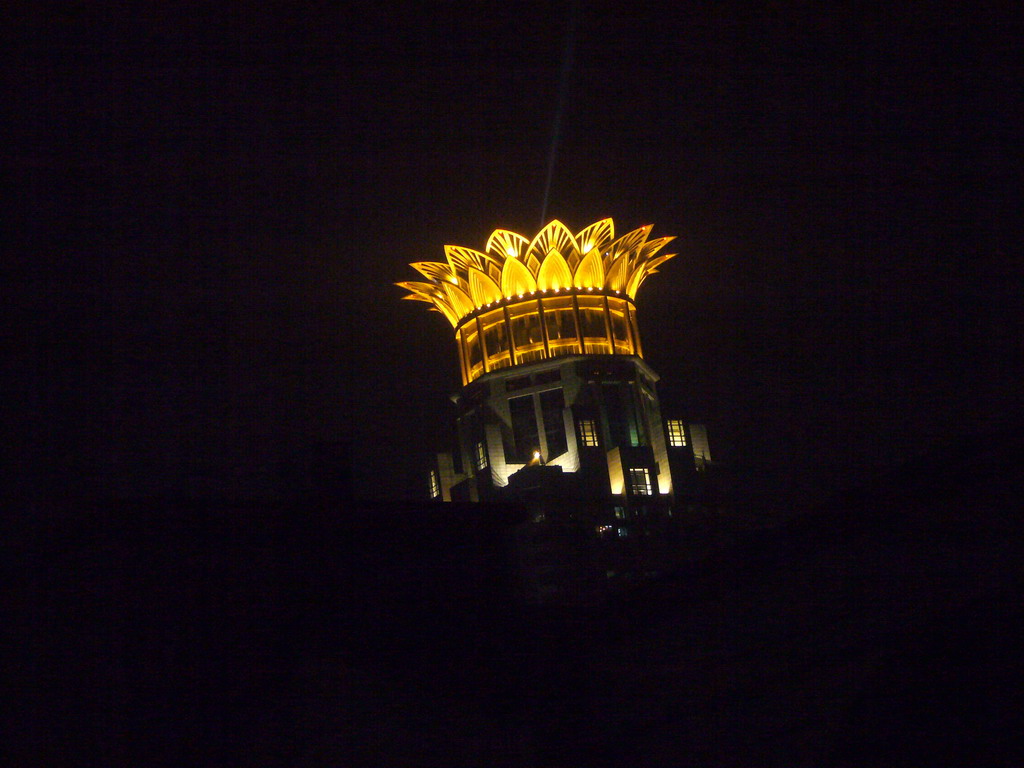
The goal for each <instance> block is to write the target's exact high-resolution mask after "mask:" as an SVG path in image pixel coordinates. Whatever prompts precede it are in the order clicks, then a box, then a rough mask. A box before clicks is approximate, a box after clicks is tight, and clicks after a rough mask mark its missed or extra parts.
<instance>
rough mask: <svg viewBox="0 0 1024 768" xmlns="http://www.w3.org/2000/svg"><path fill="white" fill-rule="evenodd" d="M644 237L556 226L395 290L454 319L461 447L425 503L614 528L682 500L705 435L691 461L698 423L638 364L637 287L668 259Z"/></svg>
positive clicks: (434, 265) (659, 244)
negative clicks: (681, 415)
mask: <svg viewBox="0 0 1024 768" xmlns="http://www.w3.org/2000/svg"><path fill="white" fill-rule="evenodd" d="M651 229H652V227H651V226H650V225H648V226H643V227H640V228H639V229H635V230H633V231H631V232H628V233H626V234H625V235H622V236H621V237H618V238H616V237H615V228H614V223H613V222H612V220H611V219H602V220H600V221H598V222H595V223H594V224H591V225H590V226H588V227H586V228H584V229H583V230H581V231H580V232H577V233H576V234H573V233H572V232H571V231H570V230H569V229H567V228H566V226H565V225H564V224H562V223H561V222H560V221H557V220H555V221H552V222H550V223H549V224H547V225H546V226H545V227H544V228H543V229H542V230H541V231H540V233H539V234H537V235H536V236H535V237H534V238H533V239H528V238H526V237H524V236H522V235H519V234H516V233H515V232H510V231H508V230H504V229H498V230H495V231H494V232H493V233H492V234H491V236H490V237H489V238H488V240H487V243H486V245H485V246H484V249H483V250H482V251H477V250H474V249H471V248H466V247H463V246H455V245H449V246H445V249H444V252H445V256H446V261H445V262H440V263H439V262H417V263H414V264H412V267H413V268H415V269H416V270H417V271H418V272H420V273H421V274H422V275H423V276H424V278H426V281H425V282H422V281H421V282H405V283H398V285H399V286H401V287H402V288H405V289H407V290H408V291H409V292H410V293H409V295H408V296H405V298H407V299H413V300H417V301H425V302H427V303H429V304H431V305H432V306H433V308H434V309H435V310H436V311H439V312H441V313H442V314H443V315H444V316H445V317H446V318H447V319H448V321H449V322H450V323H451V324H452V327H453V329H454V335H455V345H456V350H457V353H458V361H459V369H460V372H461V376H462V390H461V391H460V392H459V393H458V394H457V395H455V396H454V397H453V398H452V399H453V400H454V402H455V404H456V409H457V415H456V422H457V434H458V446H457V447H456V449H455V451H454V452H453V453H442V454H438V460H437V466H435V467H434V468H433V469H432V470H431V471H430V480H429V488H430V494H431V496H433V497H435V498H438V499H444V500H446V501H449V500H464V501H487V500H498V499H503V498H514V499H517V500H525V501H527V502H530V501H535V502H536V501H542V502H546V503H547V507H546V508H547V510H548V511H549V512H554V513H557V512H558V511H559V510H562V511H564V509H566V508H571V509H573V510H581V509H585V510H587V514H588V515H591V516H594V517H596V518H598V519H607V520H608V521H609V523H610V524H614V520H615V519H618V520H628V519H631V518H635V517H637V516H646V515H649V514H652V513H656V512H659V511H669V510H670V509H671V505H672V503H673V501H674V500H676V498H677V497H682V496H683V495H685V493H686V489H687V488H688V487H690V486H692V485H693V483H694V482H695V481H694V479H693V477H691V476H692V475H695V473H696V470H697V468H698V466H700V467H703V466H704V465H705V464H706V462H707V461H708V460H709V459H710V457H709V456H708V455H707V448H706V438H705V445H704V446H702V449H703V454H702V456H700V457H699V459H698V460H696V461H695V458H694V454H693V448H692V445H693V439H692V437H691V435H692V434H693V432H694V430H697V428H698V426H699V425H688V424H685V423H684V422H682V421H681V420H671V421H669V422H665V421H663V419H662V413H661V405H660V403H659V400H658V395H657V390H656V383H657V381H658V375H657V373H655V371H654V370H653V369H652V368H651V366H650V365H649V364H648V363H647V362H646V361H645V360H644V356H643V345H642V343H641V339H640V327H639V324H638V322H637V315H636V296H637V291H638V290H639V288H640V286H641V285H642V284H643V281H644V280H645V279H646V278H647V276H648V275H651V274H653V273H654V272H655V271H657V267H658V266H660V265H661V264H663V263H664V262H666V261H667V260H668V259H670V258H672V256H674V255H675V254H661V255H659V252H660V251H661V250H662V249H663V248H664V247H665V246H666V245H667V244H668V243H669V242H670V241H672V240H673V239H674V238H673V237H660V238H656V239H648V238H649V235H650V232H651ZM699 433H700V434H701V435H705V434H706V433H704V431H703V428H702V427H700V429H699ZM560 501H571V502H575V503H573V504H569V505H566V506H565V507H560V506H559V503H558V502H560Z"/></svg>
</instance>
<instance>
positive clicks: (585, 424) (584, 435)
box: [580, 419, 597, 448]
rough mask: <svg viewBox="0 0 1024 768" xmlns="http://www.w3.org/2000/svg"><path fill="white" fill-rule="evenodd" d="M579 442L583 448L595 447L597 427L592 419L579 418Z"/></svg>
mask: <svg viewBox="0 0 1024 768" xmlns="http://www.w3.org/2000/svg"><path fill="white" fill-rule="evenodd" d="M580 442H581V443H583V446H584V447H585V448H596V447H597V427H596V426H595V424H594V420H593V419H580Z"/></svg>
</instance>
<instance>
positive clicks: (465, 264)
mask: <svg viewBox="0 0 1024 768" xmlns="http://www.w3.org/2000/svg"><path fill="white" fill-rule="evenodd" d="M444 255H445V256H446V257H447V258H448V263H449V264H451V265H452V273H453V274H455V275H458V276H460V277H464V276H465V275H466V273H467V272H469V268H470V267H476V268H477V269H484V265H485V264H486V263H487V262H488V261H490V257H489V256H487V254H485V253H480V251H474V250H473V249H472V248H464V247H463V246H461V245H446V246H445V247H444Z"/></svg>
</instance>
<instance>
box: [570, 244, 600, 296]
mask: <svg viewBox="0 0 1024 768" xmlns="http://www.w3.org/2000/svg"><path fill="white" fill-rule="evenodd" d="M573 284H574V285H575V286H576V287H577V288H603V287H604V262H603V261H602V260H601V249H600V248H596V247H595V248H591V249H590V253H588V254H587V255H586V256H584V257H583V259H582V260H581V261H580V264H579V266H578V267H576V276H575V278H574V279H573Z"/></svg>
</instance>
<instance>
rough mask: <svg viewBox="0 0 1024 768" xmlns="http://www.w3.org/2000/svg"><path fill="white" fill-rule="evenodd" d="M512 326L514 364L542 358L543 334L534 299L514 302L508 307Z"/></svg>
mask: <svg viewBox="0 0 1024 768" xmlns="http://www.w3.org/2000/svg"><path fill="white" fill-rule="evenodd" d="M508 318H509V322H510V324H511V326H512V345H513V346H514V347H515V355H516V364H517V365H518V364H520V363H532V362H533V361H534V360H543V359H544V335H543V333H542V331H541V327H540V313H539V312H538V306H537V302H536V301H527V302H523V303H522V304H515V305H513V306H511V307H509V308H508Z"/></svg>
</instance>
